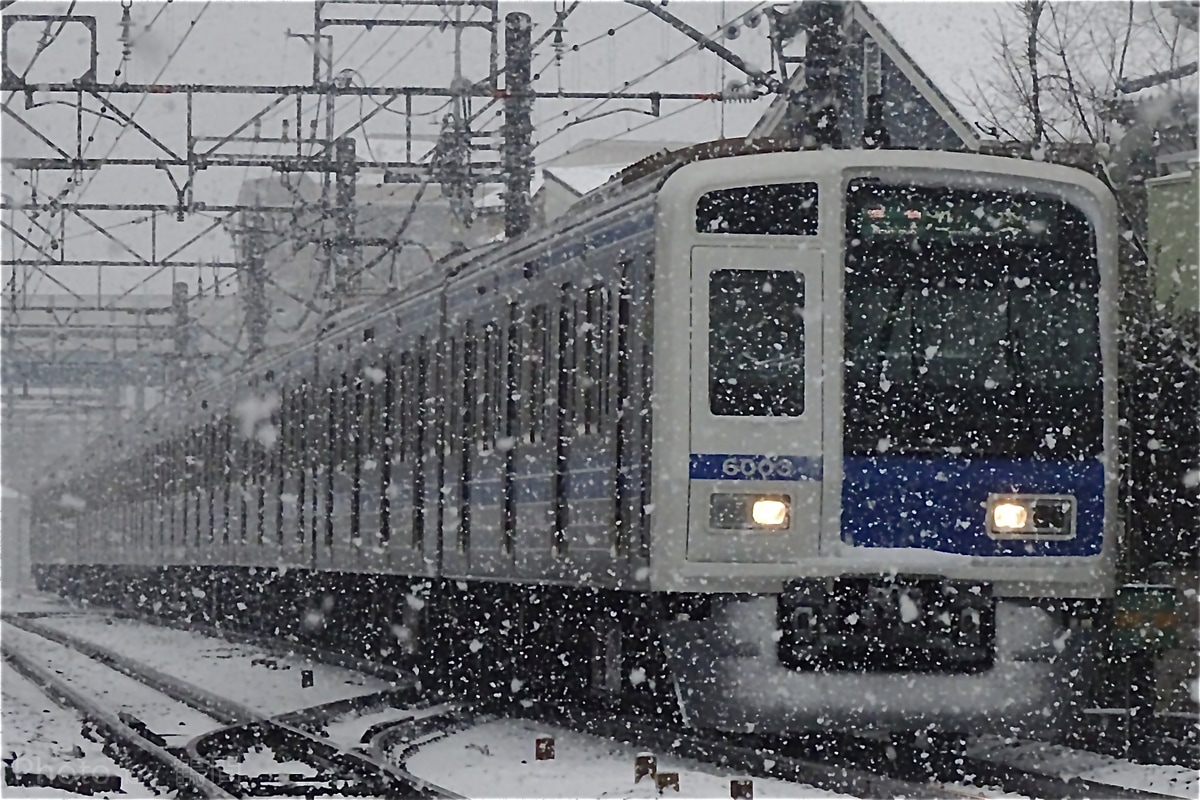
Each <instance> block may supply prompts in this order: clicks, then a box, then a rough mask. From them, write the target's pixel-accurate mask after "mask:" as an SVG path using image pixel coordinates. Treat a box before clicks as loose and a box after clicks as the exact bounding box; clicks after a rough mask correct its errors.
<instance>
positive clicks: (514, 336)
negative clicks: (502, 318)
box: [501, 303, 525, 446]
mask: <svg viewBox="0 0 1200 800" xmlns="http://www.w3.org/2000/svg"><path fill="white" fill-rule="evenodd" d="M524 321H525V320H524V319H522V317H521V312H520V310H519V309H518V306H517V304H516V303H513V304H511V305H510V306H509V309H508V342H507V343H506V353H505V360H506V362H507V369H506V372H507V374H506V375H505V391H504V404H503V405H502V406H501V408H503V409H504V436H505V438H506V439H508V440H509V441H510V442H511V441H514V440H515V439H516V437H517V436H518V435H519V433H520V430H521V412H520V407H521V404H520V403H518V399H519V398H520V394H521V355H522V353H523V352H524V347H523V344H524V343H523V342H522V337H521V328H522V323H523V322H524ZM510 446H511V445H510Z"/></svg>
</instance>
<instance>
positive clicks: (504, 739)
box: [407, 720, 846, 798]
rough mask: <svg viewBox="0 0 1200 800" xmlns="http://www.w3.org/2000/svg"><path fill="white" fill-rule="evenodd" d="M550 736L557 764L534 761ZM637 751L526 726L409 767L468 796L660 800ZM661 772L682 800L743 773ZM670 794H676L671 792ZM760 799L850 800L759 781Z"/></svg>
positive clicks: (502, 724)
mask: <svg viewBox="0 0 1200 800" xmlns="http://www.w3.org/2000/svg"><path fill="white" fill-rule="evenodd" d="M539 736H553V737H554V748H555V757H554V760H552V761H535V760H534V742H535V740H536V739H537V738H538V737H539ZM638 753H639V751H638V750H637V749H635V748H633V747H627V746H625V745H622V744H620V743H617V742H613V741H610V740H608V739H602V738H599V737H595V736H587V735H585V734H579V733H575V732H574V731H568V730H562V729H557V728H551V727H548V726H544V725H538V724H536V723H534V722H528V721H525V720H498V721H495V722H488V723H484V724H482V725H478V726H476V727H474V728H471V729H469V730H465V731H462V732H460V733H455V734H451V735H450V736H447V737H446V738H444V739H441V740H439V741H436V742H432V743H430V744H427V745H425V746H424V747H422V748H421V749H420V750H419V751H418V752H417V753H416V754H415V755H414V756H413V757H412V758H411V759H409V761H408V765H407V767H408V769H409V771H410V772H412V773H413V774H414V775H417V776H418V777H420V778H424V779H425V780H427V781H430V782H431V783H436V784H437V785H439V786H442V787H444V788H446V789H449V790H450V791H452V792H457V793H459V794H463V795H466V796H467V797H525V798H542V797H546V798H557V797H597V798H637V797H645V798H657V797H658V796H659V795H658V791H657V790H656V789H655V786H654V782H653V780H651V779H649V778H643V779H642V780H641V781H639V782H638V783H636V784H635V783H634V782H633V765H634V761H635V759H636V757H637V755H638ZM658 770H659V772H677V773H679V795H678V796H682V797H729V781H730V779H732V778H744V777H746V776H744V775H738V774H730V773H724V772H722V771H721V770H720V769H719V768H717V767H713V766H708V765H703V764H699V763H696V762H693V761H687V760H683V759H676V758H671V757H669V756H663V757H660V758H659V759H658ZM663 796H664V797H665V796H672V797H674V796H676V795H675V793H674V792H673V791H671V790H670V789H668V790H667V792H666V794H664V795H663ZM754 796H755V797H808V798H818V797H820V798H825V797H845V796H846V795H839V794H834V793H832V792H824V791H821V790H820V789H816V788H813V787H812V786H804V785H801V784H794V783H785V782H783V781H772V780H760V779H755V780H754Z"/></svg>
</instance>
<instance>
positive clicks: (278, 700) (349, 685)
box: [45, 614, 393, 716]
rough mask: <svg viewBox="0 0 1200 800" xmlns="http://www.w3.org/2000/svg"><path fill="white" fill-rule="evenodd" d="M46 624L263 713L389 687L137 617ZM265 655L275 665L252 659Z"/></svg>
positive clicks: (93, 617)
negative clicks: (307, 682)
mask: <svg viewBox="0 0 1200 800" xmlns="http://www.w3.org/2000/svg"><path fill="white" fill-rule="evenodd" d="M45 623H46V624H47V625H50V626H53V627H54V628H56V629H57V630H60V631H63V632H64V633H70V634H73V635H76V636H79V637H81V638H83V639H86V640H88V641H89V642H94V643H95V644H98V645H101V646H103V647H107V648H109V649H111V650H113V651H115V652H117V653H120V654H122V655H124V656H127V657H129V658H134V659H137V660H138V661H140V662H141V663H143V664H147V665H148V666H151V667H154V668H155V669H157V670H161V671H162V672H165V673H167V674H168V675H172V676H174V677H177V678H181V679H183V680H185V681H188V682H190V683H193V684H195V685H196V686H199V687H200V688H202V689H206V690H208V691H210V692H212V693H213V694H216V695H219V696H220V697H224V698H226V699H228V700H232V701H234V702H237V703H241V704H243V705H245V706H248V707H250V708H252V709H254V710H256V711H257V712H258V713H260V714H264V715H267V716H273V715H276V714H283V713H285V712H288V711H296V710H298V709H302V708H308V707H310V706H316V705H322V704H324V703H332V702H334V701H336V700H345V699H348V698H351V697H357V696H359V695H363V694H370V693H372V692H378V691H382V690H384V689H390V688H393V687H392V685H391V684H390V683H388V682H387V681H384V680H381V679H379V678H374V677H371V676H368V675H362V674H360V673H357V672H354V671H352V670H348V669H342V668H340V667H332V666H329V665H327V664H320V663H317V662H314V661H311V660H309V659H307V658H305V657H304V656H299V655H298V656H291V657H286V658H285V657H281V656H275V655H272V654H269V653H265V652H263V651H262V650H259V649H258V648H256V647H253V646H251V645H243V644H232V643H230V642H226V641H225V640H224V639H215V638H212V637H208V636H204V635H202V634H199V633H193V632H191V631H180V630H176V629H174V628H160V627H158V626H155V625H151V624H149V623H145V622H139V621H137V620H128V619H121V618H115V617H107V616H102V615H99V614H86V615H84V614H81V615H79V616H65V617H51V618H48V619H46V620H45ZM264 658H265V659H269V660H270V661H271V662H272V663H274V664H275V665H276V668H270V667H269V666H267V665H264V664H261V663H259V664H255V663H252V662H253V661H255V660H258V659H264ZM301 669H311V670H312V671H313V679H314V685H313V686H311V687H309V688H307V689H302V688H301V687H300V671H301Z"/></svg>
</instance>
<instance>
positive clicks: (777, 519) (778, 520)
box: [750, 498, 788, 528]
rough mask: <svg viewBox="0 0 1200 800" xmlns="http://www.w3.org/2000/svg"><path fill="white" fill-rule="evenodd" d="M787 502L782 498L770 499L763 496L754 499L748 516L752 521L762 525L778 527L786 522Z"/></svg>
mask: <svg viewBox="0 0 1200 800" xmlns="http://www.w3.org/2000/svg"><path fill="white" fill-rule="evenodd" d="M787 512H788V507H787V503H785V502H783V501H782V500H772V499H767V498H764V499H762V500H755V501H754V506H753V508H752V509H751V511H750V516H751V517H753V518H754V521H755V522H756V523H758V524H759V525H762V526H764V527H772V528H778V527H779V526H780V525H782V524H783V523H785V522H787Z"/></svg>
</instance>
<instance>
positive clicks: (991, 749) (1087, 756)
mask: <svg viewBox="0 0 1200 800" xmlns="http://www.w3.org/2000/svg"><path fill="white" fill-rule="evenodd" d="M971 755H974V756H979V757H983V758H990V759H994V760H997V761H1001V760H1002V761H1004V762H1005V763H1008V764H1012V765H1013V766H1016V767H1021V768H1024V769H1028V770H1032V771H1036V772H1042V773H1045V774H1050V775H1058V776H1060V777H1062V778H1064V779H1069V778H1083V779H1084V780H1089V781H1095V782H1097V783H1105V784H1108V785H1109V786H1119V787H1123V788H1127V789H1134V790H1137V791H1147V792H1155V793H1157V794H1164V795H1170V796H1172V797H1182V798H1194V797H1196V795H1197V791H1200V773H1197V772H1196V771H1195V770H1190V769H1187V768H1185V767H1175V766H1158V765H1152V764H1135V763H1134V762H1132V761H1126V760H1125V759H1122V758H1114V757H1112V756H1106V755H1102V754H1100V753H1089V752H1087V751H1084V750H1073V749H1071V748H1069V747H1060V746H1057V745H1051V744H1046V743H1043V742H1019V743H1012V744H1009V743H1006V742H1004V741H1003V740H1001V739H999V738H996V737H986V738H981V739H979V740H978V741H977V742H976V743H975V744H974V745H973V746H972V748H971Z"/></svg>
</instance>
